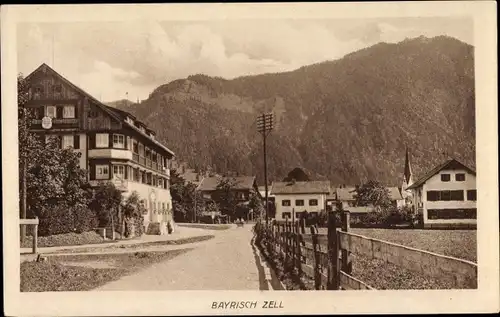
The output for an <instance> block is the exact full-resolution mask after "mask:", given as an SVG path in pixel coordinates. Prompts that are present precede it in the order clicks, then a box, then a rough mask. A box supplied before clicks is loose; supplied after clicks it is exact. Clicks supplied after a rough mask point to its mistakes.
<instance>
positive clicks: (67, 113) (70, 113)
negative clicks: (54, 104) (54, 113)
mask: <svg viewBox="0 0 500 317" xmlns="http://www.w3.org/2000/svg"><path fill="white" fill-rule="evenodd" d="M63 118H65V119H74V118H75V106H64V108H63Z"/></svg>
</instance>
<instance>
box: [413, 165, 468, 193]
mask: <svg viewBox="0 0 500 317" xmlns="http://www.w3.org/2000/svg"><path fill="white" fill-rule="evenodd" d="M447 169H451V170H453V169H465V170H466V171H467V172H469V173H471V174H472V175H476V171H475V170H473V169H471V168H469V167H467V166H465V165H464V164H462V163H460V162H459V161H457V160H456V159H450V160H447V161H446V162H444V163H442V164H440V165H438V166H436V167H434V168H433V169H431V170H430V171H428V172H427V173H426V174H425V175H424V176H422V177H421V178H420V179H418V180H417V181H416V182H415V183H413V184H411V185H410V186H408V188H407V189H415V188H418V187H420V186H422V185H423V184H424V183H425V182H426V181H427V180H428V179H429V178H431V177H432V176H434V175H436V174H437V173H439V172H440V171H442V170H447Z"/></svg>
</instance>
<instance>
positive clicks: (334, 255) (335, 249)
mask: <svg viewBox="0 0 500 317" xmlns="http://www.w3.org/2000/svg"><path fill="white" fill-rule="evenodd" d="M337 240H338V239H337V224H336V220H335V212H334V211H331V212H329V213H328V284H327V286H326V289H328V290H338V289H339V275H340V265H339V244H338V241H337Z"/></svg>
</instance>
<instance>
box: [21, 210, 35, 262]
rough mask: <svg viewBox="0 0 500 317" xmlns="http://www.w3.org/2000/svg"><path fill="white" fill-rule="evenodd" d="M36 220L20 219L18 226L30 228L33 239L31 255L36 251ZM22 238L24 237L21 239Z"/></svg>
mask: <svg viewBox="0 0 500 317" xmlns="http://www.w3.org/2000/svg"><path fill="white" fill-rule="evenodd" d="M38 224H39V221H38V218H35V219H20V221H19V225H20V226H21V227H22V226H31V228H32V234H31V237H32V239H33V244H32V249H33V254H36V253H37V251H38ZM23 238H24V237H23Z"/></svg>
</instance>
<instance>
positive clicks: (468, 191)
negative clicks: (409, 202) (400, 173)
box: [408, 159, 477, 228]
mask: <svg viewBox="0 0 500 317" xmlns="http://www.w3.org/2000/svg"><path fill="white" fill-rule="evenodd" d="M408 189H410V190H412V193H413V206H414V208H415V211H416V212H417V213H418V214H419V215H421V217H422V219H423V225H424V227H426V228H433V227H436V228H439V227H475V226H476V216H477V207H476V199H477V191H476V172H475V171H474V170H472V169H471V168H469V167H467V166H465V165H464V164H462V163H460V162H458V161H457V160H455V159H451V160H448V161H446V162H444V163H443V164H441V165H439V166H436V167H435V168H434V169H432V170H431V171H429V172H428V173H427V174H426V175H425V176H423V177H422V178H421V179H419V180H417V181H416V182H415V183H413V184H412V185H411V186H409V187H408Z"/></svg>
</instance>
